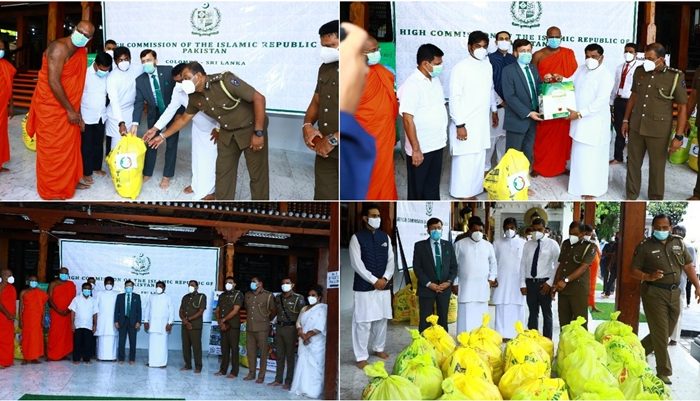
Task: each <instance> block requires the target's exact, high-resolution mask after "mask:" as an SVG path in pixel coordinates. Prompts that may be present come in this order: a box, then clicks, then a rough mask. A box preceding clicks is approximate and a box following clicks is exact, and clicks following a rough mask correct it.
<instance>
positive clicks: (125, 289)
mask: <svg viewBox="0 0 700 401" xmlns="http://www.w3.org/2000/svg"><path fill="white" fill-rule="evenodd" d="M124 291H126V293H127V294H131V293H132V292H134V287H126V288H124Z"/></svg>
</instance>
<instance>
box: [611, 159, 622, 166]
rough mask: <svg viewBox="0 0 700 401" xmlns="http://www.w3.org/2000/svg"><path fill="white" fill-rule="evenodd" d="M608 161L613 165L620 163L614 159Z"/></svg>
mask: <svg viewBox="0 0 700 401" xmlns="http://www.w3.org/2000/svg"><path fill="white" fill-rule="evenodd" d="M608 163H610V165H611V166H613V165H615V164H622V162H621V161H619V160H615V159H612V160H610V161H609V162H608Z"/></svg>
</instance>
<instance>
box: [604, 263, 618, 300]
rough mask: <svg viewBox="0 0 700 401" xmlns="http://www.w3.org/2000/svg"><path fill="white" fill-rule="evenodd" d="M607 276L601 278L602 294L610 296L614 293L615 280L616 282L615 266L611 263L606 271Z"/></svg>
mask: <svg viewBox="0 0 700 401" xmlns="http://www.w3.org/2000/svg"><path fill="white" fill-rule="evenodd" d="M607 273H608V274H607V276H603V292H604V293H605V295H610V294H611V293H613V292H615V280H617V264H615V263H613V264H611V265H610V267H609V268H608V269H607Z"/></svg>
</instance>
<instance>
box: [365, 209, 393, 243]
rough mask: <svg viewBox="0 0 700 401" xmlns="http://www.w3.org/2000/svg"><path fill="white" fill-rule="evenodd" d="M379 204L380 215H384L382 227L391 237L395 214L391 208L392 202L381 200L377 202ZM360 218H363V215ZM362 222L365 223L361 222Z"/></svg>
mask: <svg viewBox="0 0 700 401" xmlns="http://www.w3.org/2000/svg"><path fill="white" fill-rule="evenodd" d="M377 205H378V206H379V215H380V216H382V222H381V226H380V228H381V230H382V231H384V232H385V233H387V234H389V237H391V233H392V230H393V228H394V216H393V214H392V213H391V209H390V207H391V202H381V203H377ZM360 220H362V216H360ZM360 224H363V223H362V222H361V223H360Z"/></svg>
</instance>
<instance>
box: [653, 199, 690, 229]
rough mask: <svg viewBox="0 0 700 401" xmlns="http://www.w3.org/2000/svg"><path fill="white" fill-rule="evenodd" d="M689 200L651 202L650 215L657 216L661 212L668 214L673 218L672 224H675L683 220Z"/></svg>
mask: <svg viewBox="0 0 700 401" xmlns="http://www.w3.org/2000/svg"><path fill="white" fill-rule="evenodd" d="M686 209H688V202H649V203H647V211H648V212H649V214H650V215H652V216H656V215H659V214H661V213H663V214H666V215H668V217H669V218H670V219H671V225H672V226H675V225H676V224H678V223H680V222H681V220H683V216H684V215H685V212H686Z"/></svg>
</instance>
